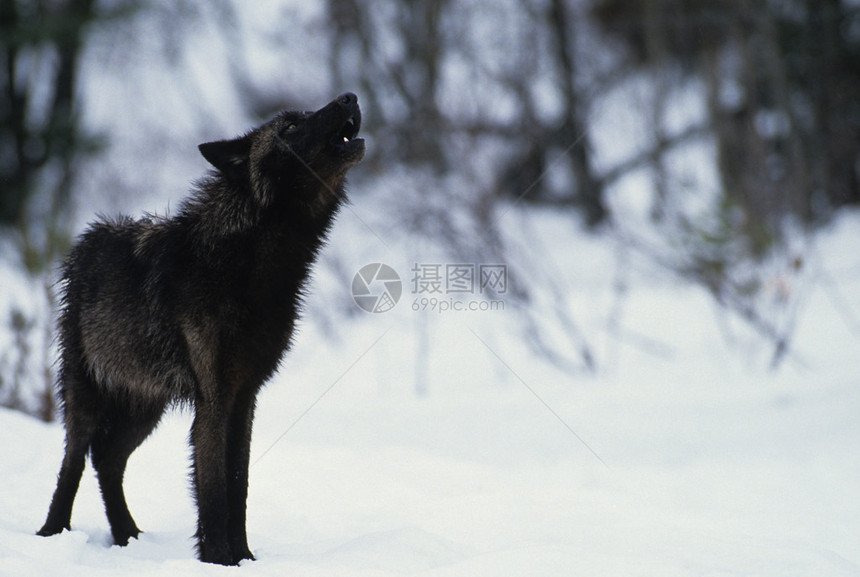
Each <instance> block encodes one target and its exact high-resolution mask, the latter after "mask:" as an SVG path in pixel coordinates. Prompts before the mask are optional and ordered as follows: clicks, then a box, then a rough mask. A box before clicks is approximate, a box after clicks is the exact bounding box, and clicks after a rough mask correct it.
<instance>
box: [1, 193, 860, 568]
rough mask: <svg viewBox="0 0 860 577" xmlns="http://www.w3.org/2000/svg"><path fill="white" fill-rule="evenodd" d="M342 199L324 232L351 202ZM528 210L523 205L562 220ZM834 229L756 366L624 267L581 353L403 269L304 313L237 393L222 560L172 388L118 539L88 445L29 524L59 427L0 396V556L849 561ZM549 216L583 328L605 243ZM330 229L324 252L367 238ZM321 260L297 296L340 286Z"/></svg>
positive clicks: (674, 289) (846, 270) (315, 295)
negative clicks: (613, 310) (245, 468)
mask: <svg viewBox="0 0 860 577" xmlns="http://www.w3.org/2000/svg"><path fill="white" fill-rule="evenodd" d="M362 203H363V201H361V200H360V199H359V200H356V203H355V205H354V207H353V208H352V209H350V210H352V211H355V212H354V213H351V212H347V213H345V215H344V218H343V219H342V221H341V222H339V223H338V232H336V233H335V235H334V238H333V239H332V245H334V246H332V247H330V248H329V249H328V250H329V251H333V252H338V249H337V248H335V247H341V248H342V247H343V246H344V245H345V244H346V243H348V242H349V238H350V235H351V234H353V233H354V231H355V230H357V229H360V228H361V227H362V223H361V222H359V218H360V216H364V217H366V213H362V211H363V210H365V207H364V206H363V204H362ZM535 218H537V219H539V220H538V221H537V222H536V223H535V224H534V226H533V227H532V228H534V229H535V230H541V231H546V234H556V233H555V232H553V231H554V230H556V229H560V228H562V227H560V226H559V225H558V222H555V221H553V220H552V219H553V217H550V216H547V215H543V216H540V215H538V216H536V217H535ZM362 220H367V218H364V219H362ZM858 230H860V215H848V216H845V217H843V218H842V219H840V221H839V222H838V224H837V225H836V226H834V227H833V229H832V230H830V231H827V232H825V233H824V234H823V235H822V236H821V237H820V239H819V241H818V242H817V245H816V248H815V254H816V255H817V257H816V258H817V259H818V260H819V262H818V263H817V264H816V266H817V269H816V270H817V271H819V272H818V273H816V275H815V277H814V279H813V281H812V282H811V284H809V283H807V284H806V285H805V288H804V290H806V291H807V293H806V297H805V305H804V307H805V308H804V309H803V310H804V312H803V314H802V316H801V318H800V322H799V325H798V332H797V336H796V338H795V340H794V342H793V348H792V353H791V355H790V357H789V358H788V359H787V360H786V362H785V363H784V365H783V366H782V367H781V369H780V370H779V371H778V372H775V373H774V372H768V371H767V370H766V369H765V368H763V367H764V366H766V365H767V363H766V358H767V356H766V354H764V353H765V352H766V351H764V350H763V345H762V344H761V342H760V341H756V340H755V339H754V338H752V337H750V336H749V335H748V334H746V333H744V331H743V329H742V328H741V327H739V326H737V325H732V321H731V320H725V321H724V322H717V320H716V316H717V314H719V313H718V311H716V310H715V309H714V307H713V305H712V304H711V300H710V298H709V297H708V296H707V295H706V294H704V293H703V292H701V291H700V290H699V289H696V288H694V287H691V286H689V285H685V284H683V283H675V282H672V281H671V280H670V279H667V278H662V277H660V276H659V275H657V276H655V275H653V274H650V275H649V274H644V273H643V274H638V275H637V274H634V275H633V278H632V279H631V280H630V289H629V290H628V293H627V294H626V297H625V298H626V300H625V304H624V307H623V315H621V318H620V321H619V323H620V324H621V325H622V326H621V327H620V328H618V327H616V331H615V336H613V335H607V334H604V335H603V336H602V337H599V338H596V340H595V342H594V343H593V345H594V348H595V352H596V354H597V356H598V370H597V372H596V374H593V375H589V374H585V373H582V374H571V373H569V372H565V371H562V370H561V369H558V368H556V367H554V366H552V365H550V364H548V363H547V362H545V361H543V360H541V359H540V358H539V357H537V356H536V355H535V354H534V353H533V352H532V351H531V350H529V349H528V348H526V347H525V345H524V344H523V338H522V335H521V334H520V333H519V332H518V331H517V330H516V327H517V326H518V322H517V320H516V311H515V310H512V308H513V306H509V307H508V308H507V309H506V310H505V311H493V312H489V311H484V312H460V313H455V312H448V313H446V314H438V313H427V312H415V311H413V310H411V307H410V306H409V305H410V302H411V301H410V299H413V298H414V296H413V295H412V294H411V293H410V292H409V291H410V287H409V286H408V282H407V283H406V286H405V287H404V288H405V290H404V297H403V299H402V302H401V303H399V304H398V306H397V307H396V308H395V310H393V311H391V312H388V313H380V314H366V313H363V312H362V313H361V316H357V317H354V318H353V319H352V320H349V321H344V322H346V323H347V324H346V326H345V329H343V330H342V331H340V332H341V334H342V335H346V337H345V338H342V339H340V340H338V339H335V338H333V337H332V336H331V335H330V334H329V333H327V332H322V331H321V330H320V329H319V328H318V325H317V324H314V323H306V324H305V325H304V327H303V330H302V333H301V334H300V336H299V337H298V338H297V340H296V346H295V348H294V350H293V351H292V352H291V353H290V355H289V357H288V359H287V360H286V362H285V363H284V366H283V369H282V370H281V372H280V374H279V375H278V376H277V377H276V378H275V379H273V382H271V383H270V384H269V385H268V387H267V388H266V389H265V390H264V392H263V393H262V394H261V397H260V402H259V409H258V413H257V420H256V423H255V433H254V445H253V455H252V461H253V465H252V468H251V475H250V477H251V479H250V496H249V500H248V532H249V541H250V544H251V548H252V550H253V551H254V553H255V555H256V557H257V560H256V561H254V562H244V563H242V566H241V567H240V568H239V569H235V568H223V567H216V566H209V565H204V564H201V563H199V562H198V561H196V560H195V559H194V551H193V541H192V539H191V536H192V534H193V533H194V530H195V522H196V520H195V510H194V507H193V504H192V499H191V497H190V491H189V481H188V470H189V468H188V454H189V451H188V449H187V444H186V440H187V431H188V427H189V422H190V414H189V413H188V412H185V413H173V414H170V415H169V416H168V417H166V418H165V420H164V422H163V423H162V425H161V426H160V428H159V429H158V430H157V431H156V433H155V434H154V435H153V436H152V437H151V438H150V439H149V440H148V441H147V442H146V443H144V445H143V446H142V447H141V448H140V449H139V450H138V451H137V452H136V453H135V454H134V455H133V456H132V459H131V461H130V464H129V470H128V473H127V475H126V493H127V495H128V500H129V505H130V508H131V510H132V513H133V514H134V515H135V518H136V520H137V522H138V525H140V527H141V528H142V529H143V530H144V531H145V533H143V534H142V535H141V537H140V539H139V540H136V541H132V543H131V544H130V545H129V546H128V547H125V548H119V547H113V546H111V545H110V533H109V530H108V525H107V521H106V519H105V517H104V513H103V510H102V505H101V501H100V497H99V493H98V488H97V485H96V483H95V480H94V476H93V472H92V469H91V468H89V467H88V469H87V471H86V472H85V474H84V480H83V482H82V485H81V489H80V491H79V494H78V499H77V501H76V504H75V511H74V516H73V519H72V526H73V530H72V531H71V532H65V533H63V534H61V535H58V536H54V537H50V538H42V537H37V536H35V535H34V533H35V531H36V530H37V529H38V528H39V527H40V526H41V523H42V521H43V520H44V515H45V513H46V511H47V507H48V503H49V500H50V497H51V493H52V491H53V488H54V482H55V478H56V473H57V469H58V467H59V463H60V459H61V456H62V444H63V431H62V428H61V426H60V425H58V424H52V425H45V424H42V423H40V422H38V421H35V420H33V419H31V418H29V417H26V416H24V415H21V414H18V413H14V412H10V411H0V476H2V480H3V489H2V490H0V511H2V514H0V575H14V576H39V577H42V576H45V575H64V576H66V577H75V576H81V577H99V576H101V575H105V576H107V575H111V576H113V575H123V576H138V575H139V576H143V575H170V576H172V577H181V576H185V575H219V574H225V575H226V574H239V573H240V572H241V573H242V574H244V575H249V576H250V575H296V576H298V575H326V576H334V575H350V576H355V575H374V576H383V575H463V576H470V577H474V576H479V575H487V576H493V577H496V576H499V575H517V576H519V575H529V576H538V575H548V576H558V575H584V576H590V577H592V576H600V575H607V576H613V577H615V576H619V575H625V576H639V575H653V576H659V577H665V576H667V575H673V576H686V575H691V576H692V575H696V576H700V575H708V576H711V575H744V576H746V575H767V576H781V575H804V576H806V575H816V576H839V575H860V377H858V375H860V371H858V369H857V366H856V365H857V360H858V358H860V355H858V351H860V340H858V334H857V319H858V318H860V304H858V303H860V257H858V255H860V251H858V248H860V233H858ZM355 234H357V233H355ZM568 234H569V236H568V237H567V238H563V239H556V240H558V241H559V242H556V243H554V244H552V245H549V246H556V247H558V248H557V252H558V254H556V255H554V257H555V260H556V262H557V263H563V267H562V268H563V270H562V271H559V274H560V275H562V276H564V277H565V278H566V279H567V280H566V287H567V289H568V295H567V296H568V297H569V298H570V301H571V303H572V306H576V307H580V308H581V309H582V310H583V311H584V312H581V313H579V316H578V318H580V319H582V320H583V322H584V323H585V325H586V326H584V327H583V330H584V331H585V332H586V333H587V334H589V335H594V334H599V328H600V327H599V323H597V322H595V323H594V326H588V325H587V322H588V321H587V319H588V318H589V316H588V314H587V312H588V311H589V310H591V311H592V312H593V313H594V310H596V309H599V310H604V311H605V310H606V307H608V306H610V305H609V304H607V297H606V295H607V294H611V285H612V282H613V280H612V278H613V274H612V270H611V269H612V267H611V266H602V263H610V262H612V259H613V254H615V253H614V252H613V249H612V248H611V243H610V242H606V241H605V239H603V240H600V239H597V240H595V239H593V238H590V237H586V236H580V235H578V234H576V233H573V232H569V233H568ZM365 235H368V233H367V232H365ZM372 243H373V241H372V240H370V241H368V244H372ZM355 244H356V246H358V245H361V243H355ZM391 244H392V245H393V244H394V243H391ZM570 247H573V249H571V248H570ZM380 250H381V251H385V250H387V249H384V248H381V249H380ZM353 252H354V253H355V254H354V255H353V256H354V258H352V257H347V261H348V262H346V266H347V268H348V267H351V266H354V265H355V267H356V268H357V267H358V266H360V265H361V264H364V263H365V262H366V260H360V259H365V258H367V257H368V256H372V255H367V254H359V253H361V251H360V250H358V249H356V250H355V251H353ZM346 253H347V254H349V251H346ZM339 254H341V256H343V253H339ZM388 258H394V257H392V256H391V254H389V255H388ZM353 260H354V261H355V262H353ZM399 266H402V265H399ZM396 268H397V267H396ZM324 270H325V269H323V270H322V271H321V274H320V275H319V276H318V280H317V287H316V290H315V291H314V292H312V296H311V297H310V299H309V301H310V302H309V309H310V310H309V314H310V315H313V314H315V313H314V311H315V310H318V309H320V308H321V307H327V306H331V303H330V302H327V300H328V299H336V298H343V299H349V287H348V286H346V287H343V286H334V285H337V282H336V280H334V279H333V278H330V277H329V276H328V275H327V274H326V273H325V272H324ZM399 270H400V272H401V275H402V276H404V277H408V273H407V271H405V270H403V269H399ZM404 280H407V278H404ZM833 283H836V284H833ZM338 294H340V297H338ZM332 295H334V296H332ZM341 304H342V305H343V303H341ZM509 304H510V303H509ZM600 307H603V308H602V309H601V308H600ZM599 310H598V312H599ZM359 312H360V311H359ZM593 316H594V317H595V318H603V319H604V320H605V315H604V316H602V317H601V315H600V314H597V313H594V314H593ZM419 325H420V327H421V328H420V330H416V326H419ZM624 334H626V335H628V337H629V335H636V338H635V339H634V338H632V337H630V338H621V335H624ZM415 335H423V336H420V337H416V336H415ZM744 335H746V336H744ZM756 343H758V344H756ZM646 344H647V346H646ZM419 351H420V353H419ZM763 359H764V361H763ZM610 361H611V362H610ZM416 367H425V368H423V369H419V368H416ZM418 372H421V375H420V378H421V379H423V382H424V386H425V387H426V392H425V393H424V394H420V395H419V394H416V392H415V382H416V375H417V373H418Z"/></svg>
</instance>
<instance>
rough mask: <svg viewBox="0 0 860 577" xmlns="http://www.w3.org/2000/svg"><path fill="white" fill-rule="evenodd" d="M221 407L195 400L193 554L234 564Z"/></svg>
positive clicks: (225, 443) (211, 561)
mask: <svg viewBox="0 0 860 577" xmlns="http://www.w3.org/2000/svg"><path fill="white" fill-rule="evenodd" d="M225 423H226V418H225V410H224V407H223V406H221V405H220V403H218V402H217V401H216V400H211V401H198V403H197V406H196V408H195V416H194V424H193V425H192V427H191V444H192V447H193V450H194V495H195V498H196V500H197V553H198V556H199V557H200V560H201V561H204V562H206V563H217V564H219V565H235V564H236V563H237V561H236V560H235V559H234V558H233V554H232V552H231V550H230V541H229V532H228V524H229V519H230V507H229V501H228V498H227V428H226V426H225Z"/></svg>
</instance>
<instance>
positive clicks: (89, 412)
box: [37, 371, 99, 537]
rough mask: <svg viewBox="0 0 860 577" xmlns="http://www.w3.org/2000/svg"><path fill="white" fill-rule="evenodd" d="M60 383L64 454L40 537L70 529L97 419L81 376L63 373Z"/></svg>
mask: <svg viewBox="0 0 860 577" xmlns="http://www.w3.org/2000/svg"><path fill="white" fill-rule="evenodd" d="M61 379H62V381H63V385H62V388H63V389H64V390H65V391H67V392H66V393H65V394H64V396H65V398H64V399H63V404H64V407H63V411H64V420H65V426H66V453H65V456H64V457H63V464H62V466H61V467H60V474H59V475H58V477H57V488H56V490H55V491H54V497H53V498H52V499H51V507H50V509H49V510H48V518H47V519H46V520H45V524H44V525H43V526H42V528H41V529H39V531H38V533H37V534H38V535H42V536H43V537H47V536H49V535H56V534H57V533H60V532H62V531H63V529H70V528H71V520H72V505H74V502H75V494H76V493H77V492H78V485H79V484H80V482H81V475H82V474H83V472H84V467H85V465H86V458H87V452H88V451H89V448H90V444H91V443H92V440H93V435H94V434H95V430H96V426H97V423H98V418H99V409H98V399H97V398H95V397H94V396H92V395H89V394H87V393H88V392H90V391H92V390H93V387H92V386H91V383H90V382H89V381H87V380H86V379H87V377H86V375H85V374H84V372H83V371H80V372H79V373H73V372H71V371H69V372H65V374H61Z"/></svg>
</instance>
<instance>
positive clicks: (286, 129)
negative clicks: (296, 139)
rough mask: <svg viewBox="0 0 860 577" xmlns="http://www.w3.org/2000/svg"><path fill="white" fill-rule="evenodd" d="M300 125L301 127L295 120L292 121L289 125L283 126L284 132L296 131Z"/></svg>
mask: <svg viewBox="0 0 860 577" xmlns="http://www.w3.org/2000/svg"><path fill="white" fill-rule="evenodd" d="M298 127H299V125H298V124H296V123H295V122H290V123H289V124H287V125H286V126H285V127H284V128H283V132H284V133H287V132H295V131H296V129H297V128H298Z"/></svg>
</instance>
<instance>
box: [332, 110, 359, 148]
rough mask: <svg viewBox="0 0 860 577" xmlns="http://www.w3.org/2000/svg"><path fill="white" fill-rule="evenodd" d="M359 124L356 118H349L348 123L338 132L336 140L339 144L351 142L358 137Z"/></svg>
mask: <svg viewBox="0 0 860 577" xmlns="http://www.w3.org/2000/svg"><path fill="white" fill-rule="evenodd" d="M359 122H361V121H359ZM359 122H356V120H355V118H354V117H352V116H350V117H349V118H347V120H346V122H345V123H344V124H343V126H341V128H340V130H339V131H338V133H337V139H336V140H337V141H339V142H349V141H350V140H352V139H353V138H355V137H356V136H358V129H359V128H360V125H359Z"/></svg>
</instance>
